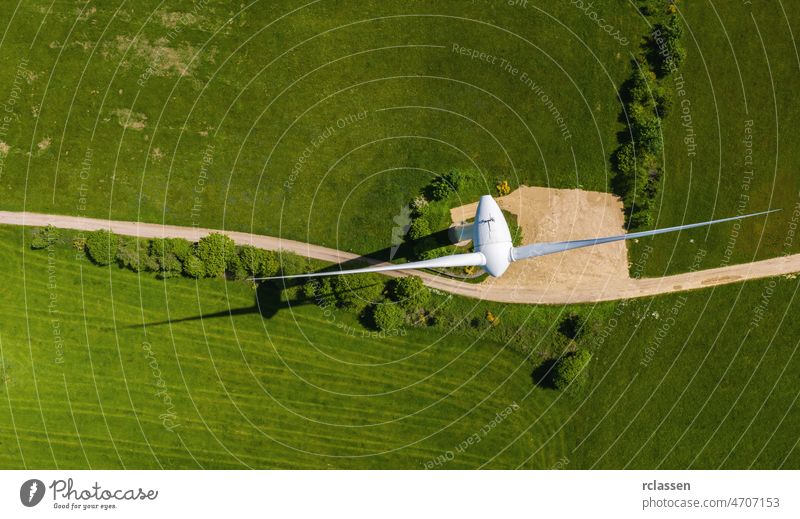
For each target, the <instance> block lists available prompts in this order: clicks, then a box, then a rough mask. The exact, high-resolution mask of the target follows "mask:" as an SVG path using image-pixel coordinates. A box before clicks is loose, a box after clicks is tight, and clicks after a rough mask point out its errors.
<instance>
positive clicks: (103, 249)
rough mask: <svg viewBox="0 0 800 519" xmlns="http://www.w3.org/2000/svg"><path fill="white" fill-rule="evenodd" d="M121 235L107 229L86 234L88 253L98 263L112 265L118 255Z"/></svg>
mask: <svg viewBox="0 0 800 519" xmlns="http://www.w3.org/2000/svg"><path fill="white" fill-rule="evenodd" d="M118 243H119V236H117V235H116V234H114V233H112V232H109V231H107V230H105V229H100V230H97V231H92V232H90V233H88V234H87V235H86V253H87V254H88V256H89V259H90V260H92V261H93V262H94V263H96V264H97V265H110V264H111V262H112V261H114V259H115V258H116V256H117V244H118Z"/></svg>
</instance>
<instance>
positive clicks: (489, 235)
mask: <svg viewBox="0 0 800 519" xmlns="http://www.w3.org/2000/svg"><path fill="white" fill-rule="evenodd" d="M775 211H780V209H773V210H771V211H761V212H759V213H752V214H746V215H741V216H732V217H730V218H722V219H720V220H711V221H708V222H700V223H690V224H686V225H678V226H675V227H666V228H663V229H655V230H652V231H642V232H634V233H630V234H620V235H617V236H606V237H603V238H589V239H586V240H574V241H561V242H544V243H532V244H530V245H523V246H522V247H514V246H513V244H512V242H511V231H509V229H508V224H507V223H506V219H505V217H504V216H503V212H502V211H501V210H500V207H499V206H498V205H497V202H495V200H494V199H493V198H492V197H491V196H489V195H484V196H482V197H481V199H480V202H478V209H477V211H476V212H475V222H474V223H473V224H472V243H473V248H474V250H475V252H470V253H464V254H451V255H449V256H442V257H441V258H435V259H431V260H425V261H412V262H410V263H402V264H399V265H381V266H375V267H365V268H359V269H350V270H338V271H331V272H316V273H309V274H295V275H291V276H273V277H266V278H253V279H254V280H267V279H293V278H311V277H320V276H333V275H341V274H365V273H368V272H388V271H392V270H409V269H425V268H445V267H473V266H474V267H481V268H483V270H485V271H486V272H488V273H489V275H491V276H493V277H500V276H502V275H503V273H504V272H505V271H506V269H508V266H509V265H511V264H512V263H513V262H515V261H520V260H524V259H528V258H536V257H539V256H546V255H548V254H555V253H557V252H565V251H569V250H572V249H579V248H581V247H592V246H594V245H602V244H604V243H611V242H615V241H622V240H631V239H634V238H644V237H646V236H654V235H656V234H664V233H668V232H676V231H683V230H685V229H693V228H695V227H704V226H707V225H714V224H717V223H723V222H731V221H734V220H741V219H744V218H751V217H753V216H761V215H765V214H769V213H774V212H775Z"/></svg>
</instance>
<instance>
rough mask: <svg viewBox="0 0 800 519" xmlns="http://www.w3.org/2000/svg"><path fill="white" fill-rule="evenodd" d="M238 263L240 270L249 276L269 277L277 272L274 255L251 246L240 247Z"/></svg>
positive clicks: (276, 261)
mask: <svg viewBox="0 0 800 519" xmlns="http://www.w3.org/2000/svg"><path fill="white" fill-rule="evenodd" d="M239 262H240V265H241V267H242V269H244V271H245V272H247V274H248V275H250V276H254V277H256V276H260V277H269V276H274V275H275V274H276V273H277V272H278V260H277V258H276V257H275V253H273V252H270V251H266V250H264V249H259V248H257V247H253V246H252V245H242V247H241V248H240V249H239Z"/></svg>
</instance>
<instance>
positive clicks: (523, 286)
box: [0, 211, 800, 304]
mask: <svg viewBox="0 0 800 519" xmlns="http://www.w3.org/2000/svg"><path fill="white" fill-rule="evenodd" d="M0 224H5V225H25V226H44V225H48V224H50V225H54V226H56V227H60V228H65V229H77V230H83V231H92V230H96V229H109V230H111V231H113V232H115V233H118V234H124V235H129V236H139V237H143V238H157V237H173V238H184V239H187V240H192V241H197V240H198V239H200V238H201V237H202V236H205V235H206V234H208V233H210V232H224V234H226V235H228V236H230V237H231V238H232V239H233V240H234V241H235V242H236V243H237V244H242V245H243V244H251V245H254V246H256V247H260V248H264V249H270V250H286V251H291V252H294V253H296V254H300V255H302V256H306V257H310V258H315V259H319V260H323V261H328V262H333V263H340V262H344V261H348V260H353V259H356V258H358V255H356V254H351V253H347V252H342V251H339V250H336V249H329V248H327V247H320V246H318V245H310V244H308V243H302V242H297V241H292V240H285V239H281V238H276V237H272V236H260V235H256V234H249V233H243V232H235V231H215V230H214V229H203V228H196V227H179V226H174V225H160V224H152V223H137V222H122V221H109V220H100V219H93V218H80V217H74V216H61V215H47V214H37V213H23V212H7V211H0ZM603 247H606V246H605V245H603V246H598V247H593V249H602V248H603ZM600 254H601V257H605V256H603V254H606V255H607V252H605V253H604V251H601V252H600ZM616 254H619V251H617V252H616ZM558 256H566V254H562V255H558ZM617 257H619V256H617ZM536 261H537V260H532V261H529V262H520V265H522V264H523V263H524V264H525V265H522V266H521V267H520V268H523V269H532V270H531V272H533V273H534V274H538V275H533V276H532V275H529V274H530V273H528V274H525V275H517V276H513V277H511V278H509V279H511V280H513V281H512V282H509V280H507V279H506V276H503V277H502V278H497V279H495V278H490V279H488V280H486V281H485V282H483V283H480V284H468V283H464V282H462V281H458V280H454V279H448V278H444V277H440V276H437V275H435V274H431V273H428V272H421V271H406V272H407V273H413V274H415V275H418V276H420V277H421V278H422V279H423V280H424V281H425V284H426V285H428V286H429V287H431V288H435V289H438V290H443V291H447V292H450V293H453V294H458V295H462V296H466V297H472V298H478V299H485V300H489V301H499V302H507V303H527V304H566V303H591V302H597V301H613V300H617V299H627V298H635V297H645V296H653V295H658V294H666V293H670V292H676V291H682V290H695V289H699V288H708V287H711V286H715V285H724V284H728V283H736V282H739V281H745V280H749V279H758V278H764V277H770V276H779V275H785V274H791V273H795V272H800V254H796V255H793V256H786V257H780V258H774V259H769V260H763V261H757V262H753V263H748V264H743V265H731V266H727V267H722V268H716V269H710V270H702V271H697V272H690V273H686V274H678V275H675V276H667V277H662V278H643V279H632V278H630V277H627V274H625V275H621V274H620V269H619V268H618V267H614V268H613V269H611V270H610V271H609V272H608V273H606V274H605V275H598V272H597V271H596V270H590V271H589V272H587V268H586V265H584V266H583V267H581V268H580V270H579V271H577V272H575V271H573V272H572V273H569V272H566V273H561V270H562V267H563V266H564V265H561V264H560V263H559V264H557V267H558V268H557V269H556V271H551V272H550V273H549V274H548V273H545V272H540V271H538V270H536V269H535V265H532V264H533V263H535V262H536ZM370 263H373V264H381V262H379V261H371V262H370ZM572 267H575V265H572ZM626 272H627V271H626ZM584 273H587V275H588V277H586V278H584V277H583V274H584ZM386 275H388V276H393V277H397V276H402V275H403V273H400V272H387V273H386Z"/></svg>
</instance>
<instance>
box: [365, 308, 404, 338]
mask: <svg viewBox="0 0 800 519" xmlns="http://www.w3.org/2000/svg"><path fill="white" fill-rule="evenodd" d="M405 320H406V313H405V312H404V311H403V309H402V308H400V307H399V306H398V305H395V304H391V303H384V304H380V305H376V306H375V308H374V310H373V311H372V321H373V322H374V323H375V327H376V328H378V329H379V330H381V331H384V332H385V331H390V330H396V329H398V328H399V327H401V326H402V325H403V323H404V322H405Z"/></svg>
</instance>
